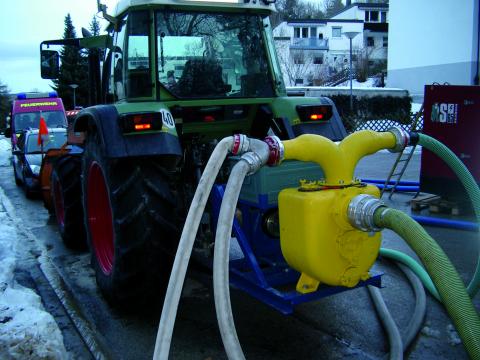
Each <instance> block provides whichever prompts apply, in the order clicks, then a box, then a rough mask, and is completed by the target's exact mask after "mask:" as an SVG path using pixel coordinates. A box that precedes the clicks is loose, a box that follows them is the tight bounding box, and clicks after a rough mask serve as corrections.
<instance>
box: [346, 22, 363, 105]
mask: <svg viewBox="0 0 480 360" xmlns="http://www.w3.org/2000/svg"><path fill="white" fill-rule="evenodd" d="M358 34H360V32H359V31H345V32H344V33H343V35H345V36H346V37H347V38H349V39H350V111H351V112H353V90H352V39H353V38H354V37H355V36H357V35H358Z"/></svg>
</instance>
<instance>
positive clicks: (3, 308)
mask: <svg viewBox="0 0 480 360" xmlns="http://www.w3.org/2000/svg"><path fill="white" fill-rule="evenodd" d="M0 164H1V165H3V164H7V165H9V164H10V142H9V139H5V138H3V139H0ZM12 209H13V207H12V204H11V203H10V201H9V200H8V198H7V197H6V196H5V193H4V191H3V189H2V188H0V234H2V236H0V358H1V359H65V358H67V351H66V349H65V346H64V344H63V336H62V333H61V332H60V329H59V328H58V325H57V323H56V322H55V319H54V318H53V317H52V315H50V314H49V313H48V312H46V311H45V309H44V308H43V305H42V301H41V299H40V297H39V296H38V295H37V294H36V293H35V292H34V291H32V290H31V289H28V288H25V287H23V286H21V285H19V284H17V283H16V282H15V280H14V270H15V266H16V262H17V258H19V254H18V251H17V247H18V244H19V242H21V241H22V240H24V239H23V238H22V237H20V236H18V232H17V227H16V225H15V223H14V221H13V220H12V218H11V217H10V215H9V212H10V211H12Z"/></svg>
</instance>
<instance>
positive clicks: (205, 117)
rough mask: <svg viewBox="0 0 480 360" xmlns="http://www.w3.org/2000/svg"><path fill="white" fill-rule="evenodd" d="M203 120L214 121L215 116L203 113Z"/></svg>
mask: <svg viewBox="0 0 480 360" xmlns="http://www.w3.org/2000/svg"><path fill="white" fill-rule="evenodd" d="M203 121H204V122H214V121H215V118H214V117H213V116H212V115H205V116H204V117H203Z"/></svg>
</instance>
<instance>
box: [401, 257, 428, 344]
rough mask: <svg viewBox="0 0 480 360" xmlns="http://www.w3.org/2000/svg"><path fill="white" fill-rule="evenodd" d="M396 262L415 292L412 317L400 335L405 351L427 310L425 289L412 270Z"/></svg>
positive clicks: (416, 332)
mask: <svg viewBox="0 0 480 360" xmlns="http://www.w3.org/2000/svg"><path fill="white" fill-rule="evenodd" d="M396 264H397V266H398V267H399V268H400V270H402V272H403V273H404V274H405V276H406V277H407V279H408V281H409V282H410V285H411V286H412V289H413V292H414V293H415V310H414V311H413V314H412V317H411V318H410V321H409V322H408V325H407V328H406V330H405V331H404V333H403V336H402V340H403V351H404V352H405V351H406V350H407V349H408V347H409V346H410V344H411V343H412V342H413V340H414V339H415V337H416V336H417V334H418V333H419V332H420V329H421V328H422V325H423V319H424V318H425V314H426V312H427V296H426V295H425V289H424V287H423V285H422V282H421V281H420V280H419V279H418V277H417V276H416V275H415V274H414V273H413V271H412V270H410V269H409V268H408V267H407V266H405V265H403V264H401V263H396Z"/></svg>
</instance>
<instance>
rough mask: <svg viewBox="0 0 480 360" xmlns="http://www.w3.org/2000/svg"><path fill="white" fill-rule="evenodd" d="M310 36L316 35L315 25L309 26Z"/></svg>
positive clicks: (314, 36)
mask: <svg viewBox="0 0 480 360" xmlns="http://www.w3.org/2000/svg"><path fill="white" fill-rule="evenodd" d="M310 37H312V38H316V37H317V28H316V27H311V28H310Z"/></svg>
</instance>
